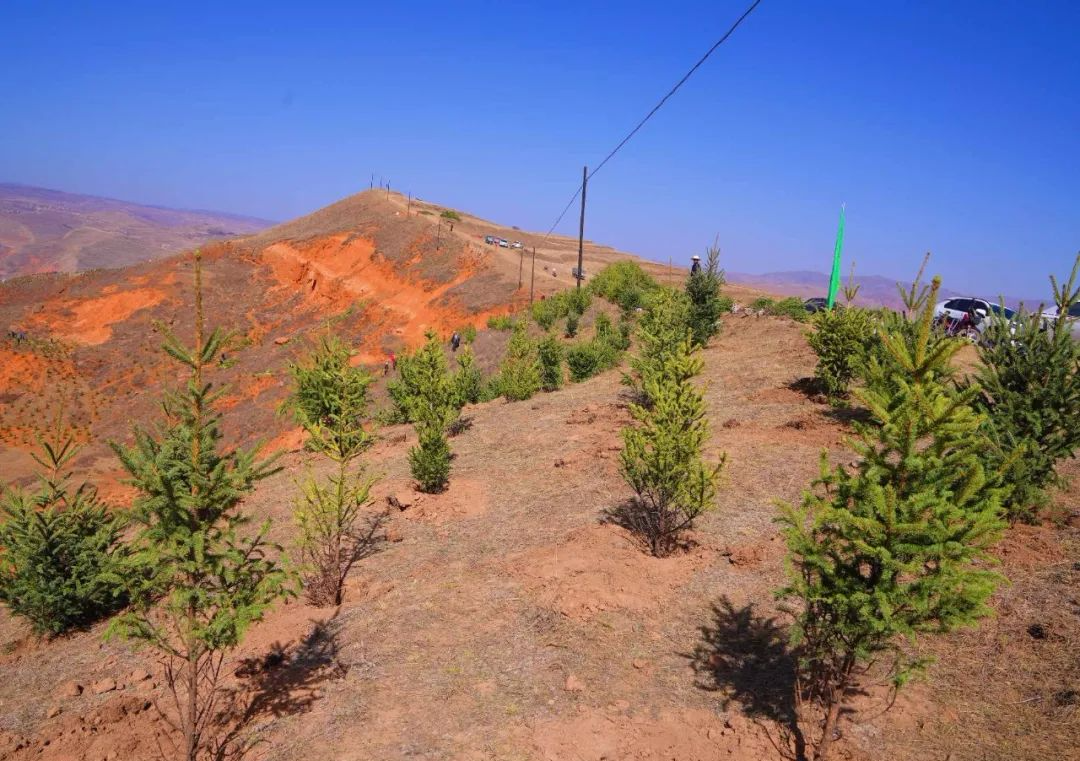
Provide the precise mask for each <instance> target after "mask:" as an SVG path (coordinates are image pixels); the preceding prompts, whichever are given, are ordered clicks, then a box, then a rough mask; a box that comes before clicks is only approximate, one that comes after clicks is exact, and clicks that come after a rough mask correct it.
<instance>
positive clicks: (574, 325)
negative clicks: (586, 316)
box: [566, 313, 580, 338]
mask: <svg viewBox="0 0 1080 761" xmlns="http://www.w3.org/2000/svg"><path fill="white" fill-rule="evenodd" d="M579 319H580V318H579V317H578V316H577V315H576V314H573V313H571V314H570V316H568V317H567V318H566V336H567V338H573V337H574V336H576V335H577V332H578V320H579Z"/></svg>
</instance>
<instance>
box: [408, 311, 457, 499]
mask: <svg viewBox="0 0 1080 761" xmlns="http://www.w3.org/2000/svg"><path fill="white" fill-rule="evenodd" d="M412 364H413V370H414V372H415V380H416V395H415V396H413V397H411V398H410V399H409V409H408V414H409V419H410V420H412V421H414V425H415V427H416V434H417V438H418V440H419V443H418V444H417V446H415V447H413V448H412V449H410V450H409V466H410V469H411V471H412V475H413V478H415V479H416V482H417V484H418V485H419V487H420V490H421V491H424V492H428V493H434V492H439V491H442V490H443V489H445V488H446V485H447V482H448V481H449V479H450V459H451V453H450V445H449V443H448V442H447V439H446V431H447V429H448V428H449V427H450V425H451V424H452V423H453V422H454V420H455V419H457V416H458V407H457V399H458V396H457V392H456V390H455V388H454V383H453V380H452V379H451V376H450V373H449V371H448V370H447V365H446V355H445V354H444V353H443V350H442V345H441V344H440V342H439V339H438V337H437V336H436V335H435V334H434V333H431V332H429V333H428V335H427V342H426V343H425V344H424V345H423V346H422V347H421V348H420V350H419V351H417V352H416V354H415V355H414V356H413V358H412Z"/></svg>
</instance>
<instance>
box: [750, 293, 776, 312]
mask: <svg viewBox="0 0 1080 761" xmlns="http://www.w3.org/2000/svg"><path fill="white" fill-rule="evenodd" d="M775 304H776V302H775V301H773V300H772V299H770V298H769V297H768V296H758V297H757V298H756V299H754V300H753V301H751V302H750V308H751V309H753V310H754V311H755V312H769V311H770V310H771V309H772V308H773V306H774V305H775Z"/></svg>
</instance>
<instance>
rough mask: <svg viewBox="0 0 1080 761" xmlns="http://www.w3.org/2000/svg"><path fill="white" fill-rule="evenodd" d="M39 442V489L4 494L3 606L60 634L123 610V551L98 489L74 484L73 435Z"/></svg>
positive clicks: (0, 503)
mask: <svg viewBox="0 0 1080 761" xmlns="http://www.w3.org/2000/svg"><path fill="white" fill-rule="evenodd" d="M38 444H39V446H40V450H41V451H40V453H32V455H31V456H32V457H33V458H34V461H35V462H36V463H37V464H38V468H39V471H38V474H37V488H36V489H35V490H33V491H30V490H27V489H23V488H19V487H16V486H9V487H8V488H7V489H3V488H0V510H2V513H3V521H2V522H0V602H2V603H4V604H5V605H7V606H8V608H9V609H10V610H11V612H12V613H14V614H15V615H17V616H20V617H22V618H25V619H26V620H27V621H28V622H29V623H30V625H31V627H32V628H33V630H34V632H35V633H37V634H44V635H50V636H53V635H58V634H63V633H64V632H66V631H69V630H71V629H73V628H76V627H79V626H85V625H87V624H90V623H92V622H94V621H96V620H98V619H100V618H103V617H104V616H107V615H109V614H111V613H113V612H114V611H116V610H117V609H118V608H120V607H122V606H123V605H124V603H125V601H126V595H125V594H124V589H123V584H122V582H121V580H120V578H119V576H118V574H117V570H118V566H119V565H120V562H121V560H122V558H123V553H124V546H123V545H122V544H121V542H120V528H121V526H120V522H119V520H117V519H116V518H114V517H112V516H111V515H110V514H109V511H108V509H107V508H106V507H105V505H104V504H102V502H101V501H100V500H99V499H98V495H97V489H96V488H95V487H94V486H93V485H91V484H89V483H86V482H83V483H81V484H79V485H78V486H75V485H73V484H72V483H71V475H72V474H71V464H72V461H73V460H74V459H75V457H76V456H77V455H78V454H79V451H80V447H79V445H78V444H77V443H76V442H75V439H74V436H73V435H71V433H65V432H64V431H63V430H62V427H61V426H60V425H59V424H58V425H57V426H56V431H55V435H54V436H53V437H52V439H51V440H45V439H39V440H38Z"/></svg>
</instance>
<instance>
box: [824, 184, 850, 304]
mask: <svg viewBox="0 0 1080 761" xmlns="http://www.w3.org/2000/svg"><path fill="white" fill-rule="evenodd" d="M845 206H846V204H840V227H839V228H837V230H836V247H835V248H833V260H832V275H831V276H830V277H829V299H828V308H829V309H832V308H833V304H835V303H836V292H837V291H838V290H839V289H840V252H841V251H842V250H843V248H844V207H845Z"/></svg>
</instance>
